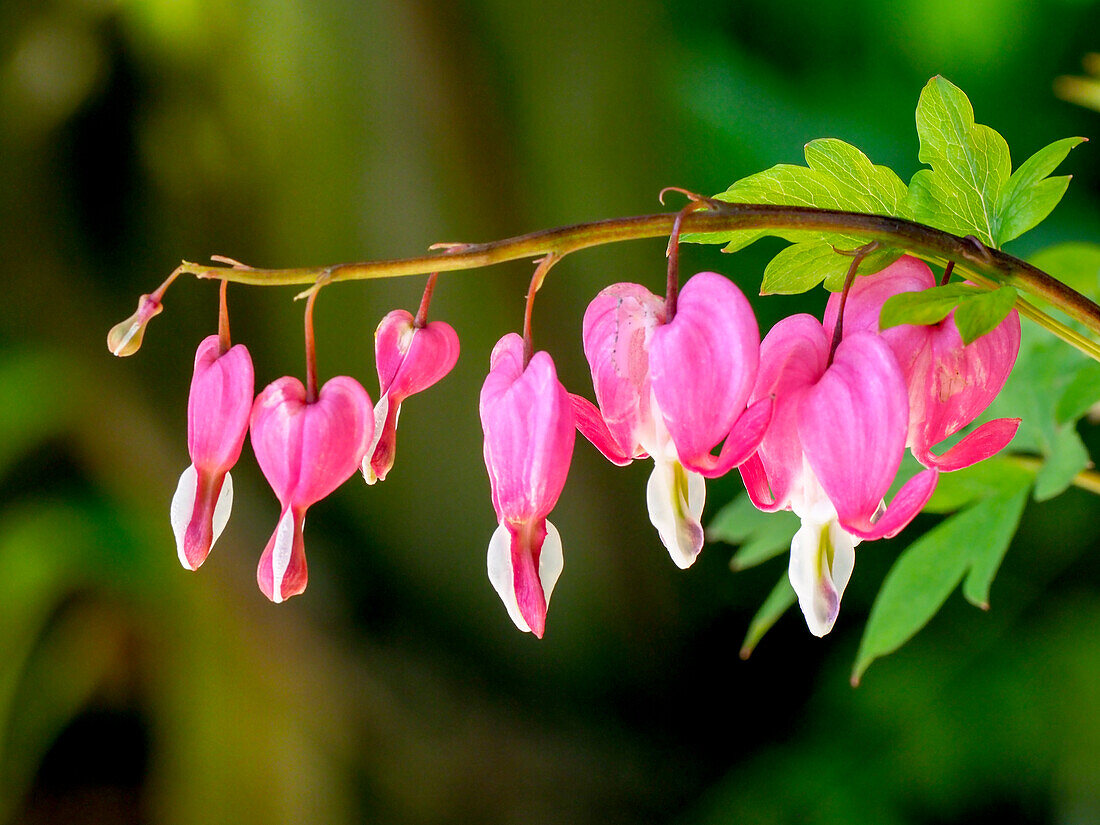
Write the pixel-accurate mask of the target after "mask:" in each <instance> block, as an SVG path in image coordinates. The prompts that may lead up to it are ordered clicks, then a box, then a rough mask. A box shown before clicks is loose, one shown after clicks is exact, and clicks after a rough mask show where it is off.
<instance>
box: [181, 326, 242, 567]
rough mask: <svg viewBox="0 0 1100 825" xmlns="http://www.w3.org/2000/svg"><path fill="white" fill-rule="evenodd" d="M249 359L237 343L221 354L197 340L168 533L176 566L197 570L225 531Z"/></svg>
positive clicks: (213, 343)
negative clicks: (186, 457) (184, 460)
mask: <svg viewBox="0 0 1100 825" xmlns="http://www.w3.org/2000/svg"><path fill="white" fill-rule="evenodd" d="M253 389H254V378H253V370H252V358H251V356H250V355H249V354H248V350H247V349H246V348H245V347H244V346H243V345H241V344H238V345H237V346H235V347H231V348H230V349H229V350H228V351H227V352H225V353H222V352H221V347H220V343H219V340H218V336H217V335H211V336H208V337H207V338H205V339H203V341H202V342H201V343H200V344H199V347H198V350H197V352H196V353H195V370H194V373H193V375H192V378H191V393H190V396H189V398H188V402H187V451H188V453H189V454H190V456H191V465H190V466H189V467H188V468H187V469H186V470H184V472H183V475H182V476H180V480H179V484H178V485H177V487H176V492H175V495H174V496H173V497H172V507H171V521H172V531H173V533H174V534H175V537H176V552H177V554H178V555H179V559H180V563H181V564H182V565H183V566H184V567H185V568H187V569H188V570H197V569H198V568H199V566H200V565H201V564H202V563H203V562H204V561H205V560H206V557H207V555H208V554H209V553H210V549H211V548H212V547H213V545H214V542H216V541H217V539H218V537H219V536H220V535H221V533H222V530H224V529H225V525H226V522H227V521H228V520H229V514H230V510H231V509H232V506H233V478H232V476H231V475H230V474H229V470H230V469H231V468H232V467H233V465H234V464H236V463H237V459H238V458H240V455H241V448H242V446H243V445H244V438H245V435H246V433H247V432H248V421H249V415H250V413H251V410H252V394H253Z"/></svg>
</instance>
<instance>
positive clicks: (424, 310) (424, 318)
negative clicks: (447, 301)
mask: <svg viewBox="0 0 1100 825" xmlns="http://www.w3.org/2000/svg"><path fill="white" fill-rule="evenodd" d="M438 278H439V273H438V272H433V273H432V274H431V275H429V276H428V283H427V284H426V285H425V286H424V295H423V296H422V297H421V298H420V308H419V309H417V310H416V318H414V319H413V326H415V327H416V328H417V329H423V328H424V327H426V326H427V325H428V306H429V305H430V304H431V302H432V293H433V292H434V291H435V282H436V280H437V279H438Z"/></svg>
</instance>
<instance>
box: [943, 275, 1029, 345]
mask: <svg viewBox="0 0 1100 825" xmlns="http://www.w3.org/2000/svg"><path fill="white" fill-rule="evenodd" d="M1014 306H1016V290H1015V289H1013V288H1012V287H1010V286H1002V287H1000V288H999V289H994V290H979V292H978V294H976V295H969V296H966V297H964V298H963V300H961V301H959V308H958V310H957V311H956V312H955V326H957V327H958V328H959V336H960V337H961V338H962V342H963V343H964V344H969V343H971V342H973V341H976V340H977V339H978V338H981V337H982V336H983V335H985V334H986V333H987V332H991V331H992V330H993V329H994V328H995V327H996V326H997V325H998V324H999V323H1001V321H1003V320H1004V319H1005V318H1006V317H1007V316H1008V313H1010V312H1012V308H1013V307H1014Z"/></svg>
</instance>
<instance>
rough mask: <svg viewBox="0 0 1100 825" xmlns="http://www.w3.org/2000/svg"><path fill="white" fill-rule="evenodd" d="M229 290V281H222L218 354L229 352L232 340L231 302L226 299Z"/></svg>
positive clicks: (219, 295)
mask: <svg viewBox="0 0 1100 825" xmlns="http://www.w3.org/2000/svg"><path fill="white" fill-rule="evenodd" d="M228 290H229V281H222V284H221V289H220V290H219V292H218V354H219V355H225V354H226V353H227V352H229V348H230V347H231V346H232V342H231V341H230V339H229V303H228V302H227V301H226V292H227V291H228Z"/></svg>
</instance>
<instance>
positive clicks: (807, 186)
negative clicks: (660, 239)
mask: <svg viewBox="0 0 1100 825" xmlns="http://www.w3.org/2000/svg"><path fill="white" fill-rule="evenodd" d="M805 156H806V163H807V165H806V166H795V165H793V164H779V165H778V166H773V167H772V168H771V169H766V170H764V171H763V172H758V173H756V174H754V175H750V176H749V177H747V178H743V179H741V180H739V181H737V182H736V183H734V184H733V185H732V186H730V188H729V189H727V190H726V191H725V192H722V193H721V194H718V195H715V197H716V198H717V199H718V200H724V201H727V202H730V203H763V204H774V205H779V206H815V207H819V208H823V209H842V210H847V211H852V212H865V213H870V214H877V215H893V216H897V217H907V213H906V212H905V209H906V204H907V202H908V193H907V190H906V186H905V183H904V182H903V181H902V180H901V178H899V177H898V176H897V174H896V173H894V172H893V171H892V170H891V169H889V168H887V167H885V166H876V165H874V164H873V163H871V161H870V160H869V159H868V158H867V156H866V155H864V154H863V153H862V152H861V151H859V149H857V148H855V147H854V146H851V145H849V144H847V143H845V142H844V141H842V140H837V139H835V138H822V139H819V140H813V141H810V142H809V143H808V144H806V148H805ZM767 235H774V236H776V237H780V238H784V239H785V240H788V241H791V242H792V243H807V242H814V241H818V242H824V243H828V244H832V245H835V246H838V247H840V248H844V249H855V248H857V247H859V246H861V245H862V244H863V243H865V241H864V240H862V239H860V238H857V237H855V236H853V235H844V234H842V233H836V232H822V231H816V230H815V231H810V230H791V229H775V230H759V229H743V230H736V231H732V232H708V233H705V234H703V233H697V234H688V235H685V236H684V237H683V240H685V241H690V242H694V243H724V244H726V249H725V251H727V252H736V251H738V250H740V249H743V248H744V247H746V246H748V245H749V244H751V243H753V242H754V241H756V240H758V239H760V238H762V237H765V236H767Z"/></svg>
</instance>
